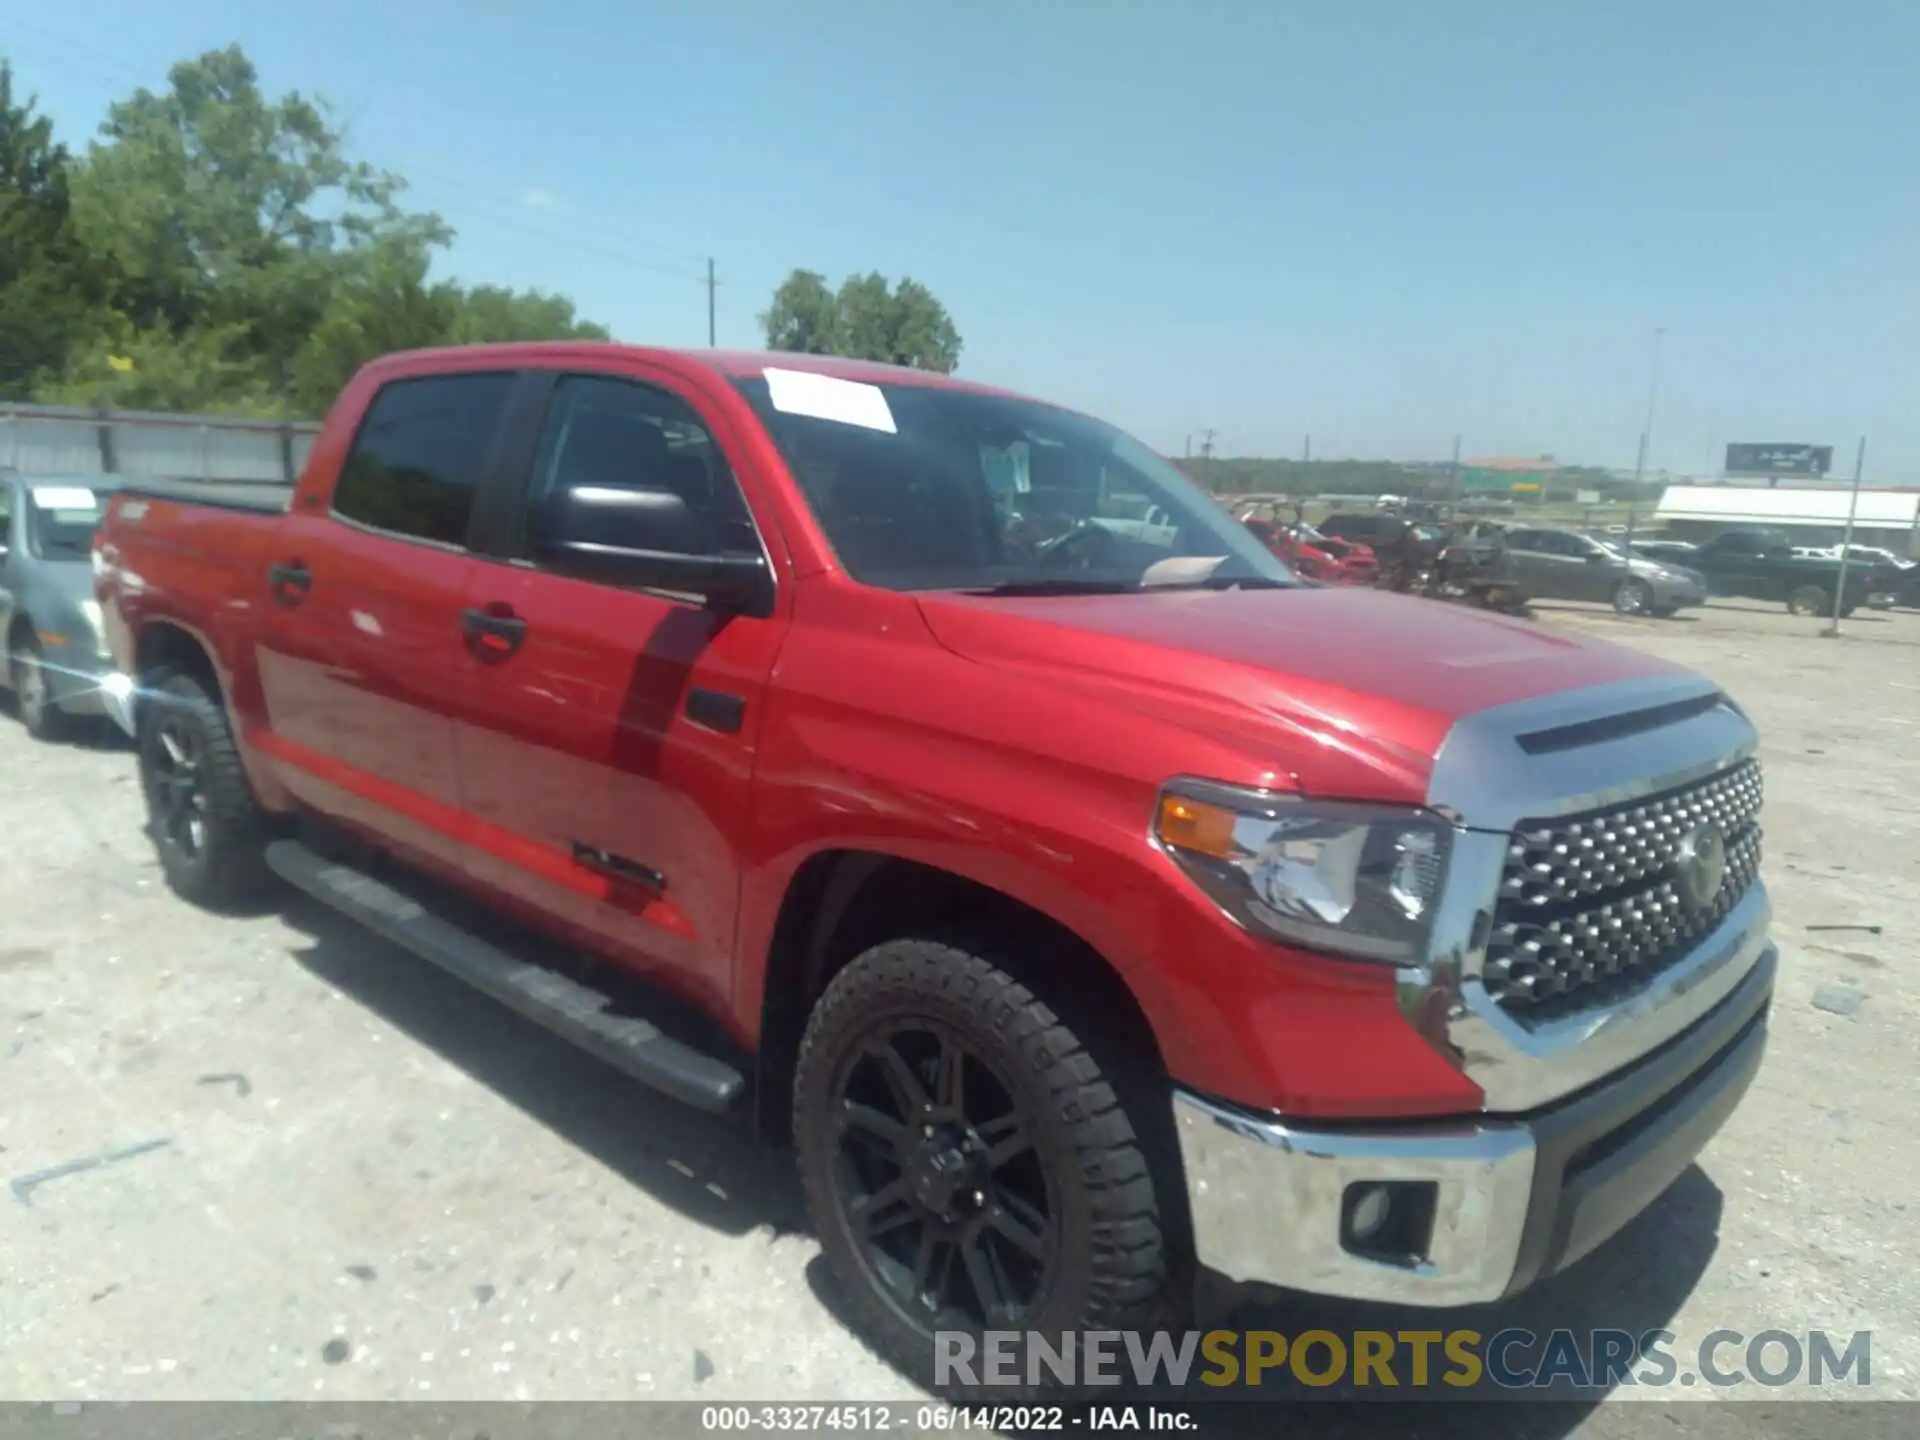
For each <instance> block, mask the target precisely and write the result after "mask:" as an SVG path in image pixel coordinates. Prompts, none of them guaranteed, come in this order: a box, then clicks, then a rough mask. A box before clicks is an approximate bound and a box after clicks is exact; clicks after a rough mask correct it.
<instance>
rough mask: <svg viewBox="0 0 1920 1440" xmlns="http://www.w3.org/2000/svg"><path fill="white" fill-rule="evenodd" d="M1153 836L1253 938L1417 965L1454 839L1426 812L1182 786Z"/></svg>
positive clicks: (1169, 798)
mask: <svg viewBox="0 0 1920 1440" xmlns="http://www.w3.org/2000/svg"><path fill="white" fill-rule="evenodd" d="M1154 835H1155V838H1157V839H1158V840H1159V842H1160V844H1161V845H1162V847H1164V848H1165V850H1166V852H1167V853H1168V854H1169V855H1171V856H1172V857H1173V858H1174V860H1175V861H1177V862H1178V863H1179V865H1180V867H1181V869H1183V870H1185V871H1186V872H1187V874H1188V875H1190V876H1192V877H1193V880H1194V882H1195V883H1196V884H1198V885H1199V886H1200V888H1201V889H1203V890H1205V891H1206V892H1207V894H1208V895H1209V896H1211V897H1212V898H1213V900H1214V901H1215V903H1217V904H1218V905H1219V906H1220V907H1221V909H1223V910H1225V911H1226V912H1227V913H1228V914H1229V915H1230V916H1232V917H1233V918H1234V919H1235V920H1237V921H1238V922H1239V923H1240V924H1242V925H1244V926H1245V927H1246V928H1247V929H1249V930H1252V931H1254V932H1256V933H1258V934H1263V935H1266V936H1269V937H1271V938H1272V939H1275V940H1283V941H1286V942H1288V943H1291V944H1295V945H1299V946H1301V947H1302V948H1304V949H1309V950H1321V951H1325V952H1327V953H1329V954H1334V955H1340V956H1344V957H1347V958H1350V959H1356V960H1384V961H1387V962H1390V963H1395V964H1399V963H1405V962H1410V961H1414V960H1417V959H1419V958H1420V956H1421V954H1422V952H1423V951H1424V949H1425V947H1426V942H1427V934H1428V932H1429V931H1430V930H1431V929H1432V927H1433V912H1434V909H1435V907H1436V906H1437V905H1438V903H1439V899H1440V886H1441V882H1442V881H1443V880H1444V879H1445V878H1446V868H1447V855H1448V852H1449V850H1450V849H1451V847H1452V841H1453V831H1452V828H1451V827H1450V826H1449V825H1448V824H1447V822H1446V821H1444V820H1442V819H1441V818H1440V817H1439V816H1437V815H1434V814H1432V813H1431V812H1428V811H1425V810H1414V809H1407V808H1402V807H1399V806H1393V805H1370V804H1355V803H1348V802H1345V801H1331V800H1302V799H1296V798H1293V797H1290V796H1285V795H1270V794H1266V793H1264V792H1262V791H1258V790H1242V789H1239V788H1237V787H1234V786H1227V785H1215V784H1211V783H1209V782H1206V781H1200V780H1176V781H1173V782H1171V783H1169V784H1168V785H1167V787H1166V788H1165V789H1164V790H1162V791H1161V794H1160V808H1159V811H1158V813H1157V814H1156V816H1155V821H1154Z"/></svg>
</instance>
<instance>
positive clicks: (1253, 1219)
mask: <svg viewBox="0 0 1920 1440" xmlns="http://www.w3.org/2000/svg"><path fill="white" fill-rule="evenodd" d="M1775 968H1776V958H1775V953H1774V951H1773V948H1772V947H1771V946H1768V947H1767V948H1766V949H1765V951H1764V952H1763V953H1761V954H1760V955H1759V956H1758V958H1757V960H1756V962H1755V963H1754V965H1753V966H1752V968H1751V969H1750V970H1749V971H1748V972H1747V974H1746V976H1745V978H1744V979H1743V980H1742V982H1741V983H1740V984H1739V985H1738V986H1737V987H1735V988H1734V989H1733V991H1732V992H1731V993H1730V994H1728V995H1726V996H1725V997H1724V999H1723V1000H1722V1002H1721V1004H1720V1005H1719V1006H1717V1007H1716V1008H1715V1009H1714V1010H1713V1011H1712V1012H1711V1013H1710V1014H1708V1015H1706V1016H1705V1017H1704V1018H1703V1019H1701V1020H1699V1021H1698V1023H1697V1024H1695V1025H1694V1026H1693V1027H1692V1028H1690V1029H1688V1030H1687V1031H1686V1032H1685V1033H1683V1034H1681V1035H1679V1036H1676V1037H1675V1038H1673V1039H1672V1040H1671V1041H1670V1042H1669V1043H1668V1044H1666V1045H1665V1046H1664V1047H1662V1048H1660V1049H1658V1050H1656V1051H1654V1052H1653V1053H1652V1054H1649V1055H1647V1056H1645V1057H1644V1058H1643V1059H1641V1060H1640V1061H1638V1062H1637V1063H1635V1064H1633V1065H1631V1066H1629V1067H1627V1068H1626V1069H1625V1070H1623V1071H1621V1072H1620V1073H1618V1074H1616V1075H1614V1076H1612V1077H1610V1078H1609V1079H1607V1080H1606V1081H1605V1082H1603V1083H1602V1084H1600V1085H1597V1086H1595V1087H1594V1088H1592V1089H1590V1090H1587V1091H1585V1092H1584V1093H1581V1094H1580V1095H1578V1096H1576V1097H1575V1098H1573V1099H1571V1100H1566V1101H1562V1102H1560V1103H1558V1104H1555V1105H1552V1106H1548V1107H1546V1108H1544V1109H1541V1110H1538V1111H1535V1112H1532V1113H1530V1114H1526V1115H1520V1116H1513V1117H1510V1118H1502V1119H1492V1118H1481V1119H1470V1120H1460V1121H1453V1122H1436V1123H1431V1124H1425V1125H1405V1126H1392V1127H1384V1126H1359V1125H1356V1126H1352V1127H1347V1128H1328V1127H1322V1126H1318V1125H1305V1124H1295V1123H1292V1122H1290V1121H1288V1120H1286V1119H1284V1118H1283V1117H1280V1116H1275V1115H1263V1114H1259V1113H1257V1112H1253V1111H1247V1110H1242V1109H1239V1108H1237V1107H1234V1106H1231V1105H1224V1104H1220V1103H1218V1102H1215V1101H1212V1100H1208V1099H1206V1098H1205V1097H1203V1096H1199V1095H1195V1094H1192V1093H1190V1092H1187V1091H1176V1092H1175V1096H1174V1102H1173V1106H1174V1118H1175V1121H1176V1124H1177V1127H1178V1132H1179V1137H1180V1151H1181V1158H1182V1161H1183V1163H1184V1165H1185V1169H1186V1180H1187V1192H1188V1198H1189V1204H1190V1208H1191V1210H1192V1215H1193V1227H1194V1241H1195V1246H1196V1249H1197V1252H1198V1258H1199V1259H1200V1261H1201V1262H1202V1263H1203V1264H1205V1265H1207V1266H1209V1267H1211V1268H1212V1269H1215V1270H1218V1271H1220V1272H1222V1273H1223V1274H1226V1275H1228V1276H1229V1277H1231V1278H1233V1279H1235V1280H1242V1281H1259V1282H1263V1283H1266V1284H1272V1285H1280V1286H1284V1287H1287V1288H1289V1289H1296V1290H1304V1291H1308V1292H1311V1293H1314V1294H1320V1295H1337V1296H1344V1297H1348V1298H1352V1299H1359V1300H1379V1301H1392V1302H1396V1303H1401V1304H1411V1305H1429V1306H1450V1305H1470V1304H1475V1303H1479V1302H1485V1301H1490V1300H1496V1299H1498V1298H1500V1297H1501V1296H1503V1295H1509V1294H1512V1293H1514V1292H1515V1291H1517V1290H1520V1289H1523V1288H1525V1287H1526V1286H1527V1285H1530V1284H1532V1283H1533V1282H1534V1281H1535V1280H1537V1279H1539V1278H1541V1277H1542V1276H1545V1275H1548V1274H1551V1273H1553V1272H1555V1271H1557V1270H1560V1269H1564V1268H1565V1267H1566V1266H1568V1265H1570V1264H1572V1263H1573V1262H1574V1261H1576V1260H1578V1259H1579V1258H1581V1256H1583V1255H1585V1254H1587V1253H1588V1252H1589V1251H1591V1250H1592V1249H1593V1248H1594V1247H1595V1246H1597V1245H1599V1244H1600V1243H1601V1242H1602V1241H1604V1240H1606V1239H1607V1238H1608V1237H1609V1236H1611V1235H1612V1234H1614V1233H1615V1232H1616V1231H1617V1230H1619V1229H1620V1228H1621V1226H1623V1225H1625V1224H1626V1223H1627V1222H1628V1221H1629V1220H1631V1219H1632V1218H1633V1217H1634V1216H1635V1215H1637V1214H1639V1213H1640V1211H1641V1210H1643V1209H1645V1208H1646V1206H1647V1205H1648V1204H1650V1203H1651V1202H1652V1201H1653V1200H1654V1199H1655V1198H1656V1197H1657V1196H1659V1195H1660V1193H1661V1192H1662V1191H1664V1190H1665V1189H1666V1188H1667V1187H1668V1186H1669V1185H1670V1184H1672V1183H1673V1181H1674V1180H1675V1179H1677V1178H1678V1177H1679V1175H1680V1174H1681V1172H1682V1171H1684V1170H1685V1169H1686V1168H1687V1166H1688V1165H1689V1164H1691V1163H1692V1161H1693V1158H1694V1156H1695V1155H1697V1154H1698V1153H1699V1151H1700V1148H1701V1147H1702V1146H1703V1145H1705V1144H1706V1142H1707V1140H1708V1139H1709V1138H1710V1137H1711V1136H1712V1135H1713V1133H1714V1132H1715V1131H1716V1130H1717V1129H1719V1127H1720V1125H1721V1123H1722V1122H1723V1121H1724V1120H1725V1119H1726V1117H1727V1116H1728V1115H1729V1114H1730V1113H1732V1111H1733V1109H1734V1107H1735V1105H1736V1104H1738V1102H1739V1100H1740V1097H1741V1096H1742V1095H1743V1094H1744V1093H1745V1092H1746V1088H1747V1086H1748V1084H1749V1083H1750V1082H1751V1081H1752V1079H1753V1076H1754V1073H1755V1072H1756V1071H1757V1070H1758V1069H1759V1065H1760V1058H1761V1054H1762V1052H1763V1050H1764V1048H1765V1044H1766V1009H1767V1003H1768V1001H1769V999H1770V998H1771V996H1772V992H1773V976H1774V970H1775ZM1377 1185H1387V1186H1403V1187H1422V1186H1424V1187H1430V1188H1428V1189H1427V1190H1426V1191H1425V1198H1424V1199H1419V1198H1416V1199H1415V1200H1414V1202H1413V1203H1414V1204H1415V1205H1416V1208H1418V1207H1419V1206H1421V1205H1427V1206H1429V1207H1430V1218H1429V1220H1428V1222H1427V1223H1426V1224H1424V1225H1422V1226H1418V1227H1416V1230H1417V1231H1420V1232H1424V1238H1423V1239H1422V1240H1419V1241H1416V1242H1415V1243H1414V1245H1413V1246H1412V1247H1410V1248H1409V1250H1408V1252H1407V1253H1402V1254H1397V1255H1394V1256H1391V1257H1386V1258H1383V1257H1381V1256H1378V1255H1375V1254H1370V1253H1368V1252H1367V1249H1366V1247H1365V1245H1364V1244H1358V1243H1356V1242H1355V1241H1354V1240H1353V1239H1352V1237H1351V1236H1350V1234H1349V1233H1348V1217H1349V1214H1350V1211H1351V1200H1352V1196H1353V1194H1354V1193H1355V1191H1356V1187H1369V1186H1377ZM1398 1193H1400V1194H1403V1195H1409V1196H1416V1197H1417V1196H1419V1195H1420V1194H1421V1192H1420V1191H1418V1190H1405V1191H1400V1192H1398Z"/></svg>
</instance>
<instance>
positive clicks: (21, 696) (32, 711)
mask: <svg viewBox="0 0 1920 1440" xmlns="http://www.w3.org/2000/svg"><path fill="white" fill-rule="evenodd" d="M11 649H12V654H11V656H10V657H9V660H8V665H9V671H10V673H9V675H8V677H7V678H8V680H9V682H10V683H11V684H12V686H13V703H14V707H15V708H16V709H17V710H18V711H19V712H20V724H21V725H22V726H23V727H24V728H25V729H26V732H27V734H29V735H31V736H32V737H33V738H34V739H36V740H44V741H46V742H48V743H49V744H51V743H53V742H55V741H59V740H64V739H66V737H67V735H68V734H69V733H70V732H71V730H72V728H73V727H72V724H71V723H70V722H71V721H72V719H73V717H72V716H70V715H68V714H67V713H66V711H64V710H62V709H61V708H60V707H59V705H58V704H57V703H55V701H54V698H53V688H52V686H51V685H49V684H48V682H47V670H46V662H45V658H44V656H43V655H42V653H41V650H40V639H39V637H38V636H37V635H35V634H34V633H33V631H32V629H31V628H29V627H26V626H23V627H21V629H20V631H19V633H18V634H17V635H16V636H15V638H14V643H13V645H12V647H11Z"/></svg>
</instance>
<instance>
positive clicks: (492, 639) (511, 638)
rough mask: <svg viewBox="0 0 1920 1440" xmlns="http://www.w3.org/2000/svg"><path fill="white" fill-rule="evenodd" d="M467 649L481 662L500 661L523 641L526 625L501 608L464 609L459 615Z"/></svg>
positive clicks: (510, 612)
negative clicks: (465, 636)
mask: <svg viewBox="0 0 1920 1440" xmlns="http://www.w3.org/2000/svg"><path fill="white" fill-rule="evenodd" d="M460 628H461V629H462V630H464V631H465V632H466V635H467V648H469V649H470V650H472V651H473V653H474V654H475V655H477V656H478V657H479V658H480V659H482V660H504V659H506V658H507V657H508V656H509V655H511V654H513V652H514V651H516V650H518V649H519V648H520V646H521V644H522V643H523V642H524V641H525V640H526V638H527V622H526V621H524V620H522V619H521V618H520V617H519V616H518V615H516V614H514V613H513V611H512V610H511V609H510V608H509V607H507V606H505V605H501V604H497V603H496V604H493V605H487V606H484V607H478V608H472V607H470V608H468V609H466V610H464V611H462V612H461V614H460Z"/></svg>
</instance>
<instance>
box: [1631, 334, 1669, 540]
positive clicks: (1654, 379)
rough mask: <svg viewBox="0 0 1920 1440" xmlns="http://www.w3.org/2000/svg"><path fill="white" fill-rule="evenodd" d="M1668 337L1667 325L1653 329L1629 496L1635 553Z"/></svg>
mask: <svg viewBox="0 0 1920 1440" xmlns="http://www.w3.org/2000/svg"><path fill="white" fill-rule="evenodd" d="M1666 338H1667V327H1666V326H1664V325H1656V326H1655V327H1654V330H1653V373H1652V374H1651V375H1649V376H1648V377H1647V423H1646V424H1645V425H1643V426H1641V427H1640V453H1639V455H1638V456H1637V457H1636V458H1635V460H1634V462H1633V493H1632V494H1631V495H1629V496H1628V497H1627V542H1626V546H1625V549H1626V552H1627V554H1628V555H1629V556H1631V555H1632V554H1633V527H1634V522H1635V521H1636V520H1638V519H1639V516H1640V479H1641V477H1642V476H1643V475H1645V474H1646V471H1647V447H1648V446H1649V445H1651V444H1652V443H1653V402H1654V399H1655V397H1656V396H1658V395H1659V393H1660V344H1661V342H1662V341H1663V340H1665V339H1666Z"/></svg>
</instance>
